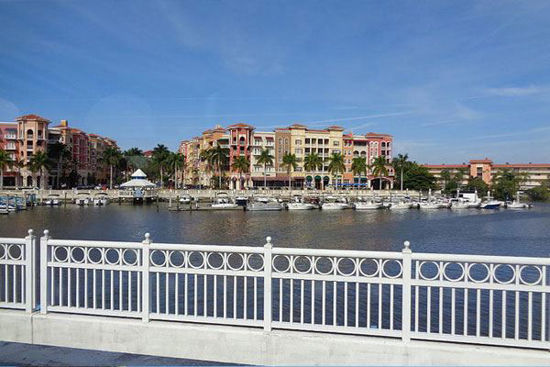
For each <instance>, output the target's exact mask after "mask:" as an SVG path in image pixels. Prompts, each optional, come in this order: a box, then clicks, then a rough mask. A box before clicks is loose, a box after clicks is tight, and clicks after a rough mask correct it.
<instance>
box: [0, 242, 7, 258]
mask: <svg viewBox="0 0 550 367" xmlns="http://www.w3.org/2000/svg"><path fill="white" fill-rule="evenodd" d="M7 246H8V245H7V244H5V243H2V244H0V260H4V259H5V258H6V256H7V255H6V254H7Z"/></svg>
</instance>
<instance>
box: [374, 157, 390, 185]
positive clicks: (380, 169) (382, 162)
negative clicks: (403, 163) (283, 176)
mask: <svg viewBox="0 0 550 367" xmlns="http://www.w3.org/2000/svg"><path fill="white" fill-rule="evenodd" d="M387 164H388V161H387V160H386V158H384V157H382V156H379V157H376V158H375V159H374V161H373V162H372V165H371V168H372V174H373V175H374V176H376V177H378V179H379V180H380V189H382V177H383V176H387V175H388V168H387V167H386V165H387Z"/></svg>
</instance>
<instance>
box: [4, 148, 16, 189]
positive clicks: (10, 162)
mask: <svg viewBox="0 0 550 367" xmlns="http://www.w3.org/2000/svg"><path fill="white" fill-rule="evenodd" d="M12 166H13V160H12V159H11V157H10V155H9V154H8V152H6V151H5V150H2V149H0V190H1V189H3V188H4V169H6V168H8V167H12ZM16 179H17V178H16Z"/></svg>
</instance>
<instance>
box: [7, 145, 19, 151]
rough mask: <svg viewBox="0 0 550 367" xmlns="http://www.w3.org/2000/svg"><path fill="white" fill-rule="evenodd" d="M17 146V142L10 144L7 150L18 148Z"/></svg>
mask: <svg viewBox="0 0 550 367" xmlns="http://www.w3.org/2000/svg"><path fill="white" fill-rule="evenodd" d="M16 149H17V147H16V146H15V144H8V145H6V150H16Z"/></svg>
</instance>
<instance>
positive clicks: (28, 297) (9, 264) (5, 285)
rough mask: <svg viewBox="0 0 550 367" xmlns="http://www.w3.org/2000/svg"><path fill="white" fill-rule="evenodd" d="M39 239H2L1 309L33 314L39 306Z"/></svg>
mask: <svg viewBox="0 0 550 367" xmlns="http://www.w3.org/2000/svg"><path fill="white" fill-rule="evenodd" d="M35 261H36V238H35V236H34V235H33V231H32V229H31V230H29V235H28V236H27V237H25V238H0V308H14V309H23V310H26V311H27V312H31V311H32V310H33V309H34V308H35V305H36V287H35V282H36V274H35V271H36V270H37V269H38V267H37V266H36V264H35Z"/></svg>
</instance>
